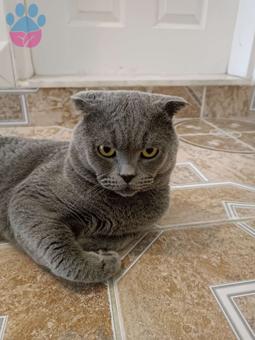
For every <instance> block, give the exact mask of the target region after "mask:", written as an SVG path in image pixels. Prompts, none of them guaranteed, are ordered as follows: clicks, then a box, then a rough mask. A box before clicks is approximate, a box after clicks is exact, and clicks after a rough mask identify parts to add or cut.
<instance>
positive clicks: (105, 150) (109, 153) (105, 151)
mask: <svg viewBox="0 0 255 340" xmlns="http://www.w3.org/2000/svg"><path fill="white" fill-rule="evenodd" d="M97 151H98V153H99V154H100V155H101V156H103V157H107V158H111V157H114V156H115V155H116V150H115V149H113V148H111V147H109V146H105V145H99V146H98V148H97Z"/></svg>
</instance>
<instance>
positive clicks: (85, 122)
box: [0, 91, 185, 282]
mask: <svg viewBox="0 0 255 340" xmlns="http://www.w3.org/2000/svg"><path fill="white" fill-rule="evenodd" d="M73 100H74V102H75V105H76V107H77V109H78V110H80V111H81V112H82V119H81V121H80V123H79V124H78V125H77V127H76V128H75V130H74V133H73V138H72V140H71V142H70V143H68V142H56V141H49V140H30V139H25V138H15V137H0V232H1V234H2V236H4V237H5V238H6V239H7V240H9V241H11V242H13V243H14V244H16V246H18V247H19V248H21V249H23V251H25V252H26V253H27V254H28V255H29V256H30V257H31V258H33V260H34V261H36V262H37V263H38V264H40V265H42V266H44V267H46V268H47V269H49V270H50V271H51V272H52V273H53V274H54V275H56V276H58V277H61V278H64V279H66V280H69V281H75V282H102V281H105V280H107V279H109V278H111V277H112V276H114V275H115V274H116V273H117V272H118V271H119V270H120V265H121V261H120V257H119V255H118V253H117V252H116V251H117V250H119V249H121V247H123V245H125V243H126V242H127V240H130V239H132V237H133V236H134V235H136V234H137V233H141V232H143V231H144V230H146V229H148V227H150V225H152V224H153V223H155V222H156V221H158V219H159V218H160V217H161V216H162V214H163V213H164V211H165V210H166V209H167V207H168V204H169V186H168V182H169V177H170V174H171V172H172V170H173V167H174V165H175V160H176V152H177V145H178V142H177V137H176V134H175V131H174V128H173V126H172V116H173V114H174V113H175V112H176V111H178V110H179V109H180V108H181V107H182V106H184V105H185V101H184V100H183V99H182V98H179V97H170V96H163V95H151V94H148V93H143V92H138V91H87V92H80V93H78V94H76V95H74V96H73ZM101 144H104V145H108V146H112V147H115V148H116V150H117V154H116V157H115V158H111V159H105V158H102V157H101V156H99V155H98V154H97V151H96V150H97V149H96V148H97V146H98V145H101ZM152 146H153V147H157V148H159V150H160V152H159V154H158V156H157V157H155V158H154V159H151V160H144V159H141V157H140V152H141V150H142V149H144V148H145V147H152ZM120 175H122V177H121V176H120ZM125 175H127V176H133V179H132V180H131V182H130V183H129V184H127V183H126V182H125V181H124V179H123V176H125ZM128 186H129V189H128V188H127V187H128Z"/></svg>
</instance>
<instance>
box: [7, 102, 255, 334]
mask: <svg viewBox="0 0 255 340" xmlns="http://www.w3.org/2000/svg"><path fill="white" fill-rule="evenodd" d="M198 98H199V96H198ZM177 131H178V134H179V135H180V139H181V141H180V149H179V154H178V163H177V166H176V168H175V170H174V173H173V175H172V178H171V186H172V192H171V205H170V208H169V210H168V212H167V213H166V214H165V216H164V217H163V218H162V219H161V221H159V223H158V225H157V226H155V227H154V230H152V231H151V232H149V233H147V234H145V235H142V236H141V237H140V239H138V240H136V242H134V244H132V245H130V248H129V249H127V250H126V251H125V252H123V254H122V257H123V269H122V271H121V273H120V274H119V275H118V277H116V278H115V279H114V280H112V281H110V282H109V283H108V285H107V286H104V285H96V286H88V287H86V288H79V287H75V288H71V287H70V286H67V285H65V286H63V284H62V283H60V282H59V281H58V280H57V279H55V278H54V277H52V276H51V275H50V274H48V273H46V272H44V271H43V270H42V269H41V268H39V267H38V266H37V265H35V264H34V263H33V262H32V261H31V260H30V259H29V258H28V257H26V256H25V255H23V254H21V253H20V252H18V251H17V250H15V249H14V248H13V247H11V246H10V245H8V244H5V243H2V244H0V265H1V276H0V289H1V290H0V291H1V292H2V293H1V294H0V339H1V329H2V332H5V339H7V340H9V339H10V340H16V339H17V340H20V339H29V340H30V339H36V340H37V339H61V340H69V339H70V340H73V339H75V340H76V339H77V340H78V339H79V340H80V339H132V340H133V339H135V340H140V339H142V340H143V339H146V340H147V339H173V340H177V339H178V340H179V339H201V340H202V339H235V338H236V337H239V338H240V339H245V340H246V339H248V340H249V339H254V338H255V266H254V263H255V239H254V237H255V146H254V144H255V143H254V138H255V136H254V133H255V125H254V124H252V123H244V122H239V121H237V120H226V119H225V120H222V119H221V120H215V119H214V120H210V121H206V120H203V121H201V120H199V119H191V120H184V121H181V122H180V123H178V125H177ZM71 133H72V130H70V129H67V128H60V127H57V126H56V127H54V126H51V127H19V128H1V130H0V134H2V135H21V136H29V137H35V138H46V137H49V138H54V139H63V140H68V139H69V138H70V136H71ZM1 316H2V317H1Z"/></svg>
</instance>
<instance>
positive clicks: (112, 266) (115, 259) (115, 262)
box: [96, 250, 121, 282]
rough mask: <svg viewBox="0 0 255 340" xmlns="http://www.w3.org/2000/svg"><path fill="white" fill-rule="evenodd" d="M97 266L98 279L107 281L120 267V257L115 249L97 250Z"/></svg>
mask: <svg viewBox="0 0 255 340" xmlns="http://www.w3.org/2000/svg"><path fill="white" fill-rule="evenodd" d="M98 256H99V263H100V265H99V267H98V272H97V273H96V274H97V279H98V281H100V282H102V281H107V280H109V279H110V278H112V277H113V276H114V275H116V274H117V273H118V272H119V271H120V269H121V259H120V256H119V254H118V253H116V252H115V251H103V250H99V251H98Z"/></svg>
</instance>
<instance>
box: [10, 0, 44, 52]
mask: <svg viewBox="0 0 255 340" xmlns="http://www.w3.org/2000/svg"><path fill="white" fill-rule="evenodd" d="M15 13H16V15H17V17H18V18H19V19H18V20H17V21H16V23H15V17H14V15H13V14H12V13H8V14H7V15H6V22H7V24H8V25H9V26H10V27H11V30H10V37H11V40H12V42H13V43H14V44H15V45H16V46H20V47H29V48H32V47H35V46H37V45H38V44H39V42H40V41H41V38H42V30H41V27H42V26H44V25H45V23H46V18H45V15H39V17H38V18H37V20H36V21H35V17H37V15H38V7H37V5H35V4H32V5H30V6H29V8H28V15H25V6H24V5H23V4H21V3H20V4H17V6H16V8H15ZM32 18H34V19H32Z"/></svg>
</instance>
